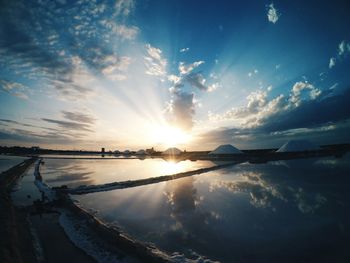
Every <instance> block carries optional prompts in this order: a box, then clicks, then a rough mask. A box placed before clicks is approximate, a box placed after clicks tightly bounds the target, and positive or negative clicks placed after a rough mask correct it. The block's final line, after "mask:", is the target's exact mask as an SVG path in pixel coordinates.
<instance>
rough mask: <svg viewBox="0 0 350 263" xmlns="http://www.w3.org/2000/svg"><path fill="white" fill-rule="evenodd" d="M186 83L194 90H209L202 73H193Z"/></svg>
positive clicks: (188, 76)
mask: <svg viewBox="0 0 350 263" xmlns="http://www.w3.org/2000/svg"><path fill="white" fill-rule="evenodd" d="M185 79H186V81H187V82H188V83H189V84H190V85H191V86H192V87H194V88H198V89H200V90H205V91H207V90H208V86H207V85H206V84H205V79H204V77H203V75H202V74H201V73H191V74H189V75H187V76H186V77H185Z"/></svg>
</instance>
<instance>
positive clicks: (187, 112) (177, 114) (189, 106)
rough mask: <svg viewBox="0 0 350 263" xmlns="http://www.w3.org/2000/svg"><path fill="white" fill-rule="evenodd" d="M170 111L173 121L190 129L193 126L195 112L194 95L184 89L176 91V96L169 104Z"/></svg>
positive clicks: (183, 127) (185, 128)
mask: <svg viewBox="0 0 350 263" xmlns="http://www.w3.org/2000/svg"><path fill="white" fill-rule="evenodd" d="M168 112H170V113H171V114H172V117H173V118H172V120H171V122H173V123H175V124H176V125H177V126H179V127H181V128H182V129H184V130H190V129H191V128H192V126H193V120H192V119H193V116H194V114H195V105H194V95H193V93H187V92H183V91H180V90H178V91H175V92H174V98H173V100H172V101H171V102H170V104H169V106H168Z"/></svg>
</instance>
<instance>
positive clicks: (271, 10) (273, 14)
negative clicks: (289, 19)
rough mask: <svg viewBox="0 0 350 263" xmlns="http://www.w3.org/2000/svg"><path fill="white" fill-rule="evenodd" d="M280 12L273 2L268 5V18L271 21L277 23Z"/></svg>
mask: <svg viewBox="0 0 350 263" xmlns="http://www.w3.org/2000/svg"><path fill="white" fill-rule="evenodd" d="M280 16H281V15H280V14H279V12H278V10H277V9H276V8H275V7H274V5H273V3H271V4H269V5H268V10H267V19H268V20H269V22H271V23H273V24H275V23H276V22H277V21H278V19H279V18H280Z"/></svg>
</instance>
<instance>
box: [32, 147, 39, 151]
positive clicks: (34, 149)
mask: <svg viewBox="0 0 350 263" xmlns="http://www.w3.org/2000/svg"><path fill="white" fill-rule="evenodd" d="M31 149H32V151H38V150H39V149H40V147H39V146H32V147H31Z"/></svg>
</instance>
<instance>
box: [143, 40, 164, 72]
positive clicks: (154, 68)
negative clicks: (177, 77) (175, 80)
mask: <svg viewBox="0 0 350 263" xmlns="http://www.w3.org/2000/svg"><path fill="white" fill-rule="evenodd" d="M146 52H147V56H145V57H144V59H145V64H146V67H147V70H146V74H148V75H153V76H164V75H166V65H167V60H166V59H165V58H163V57H162V51H161V50H160V49H159V48H155V47H152V46H151V45H150V44H147V45H146Z"/></svg>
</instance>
